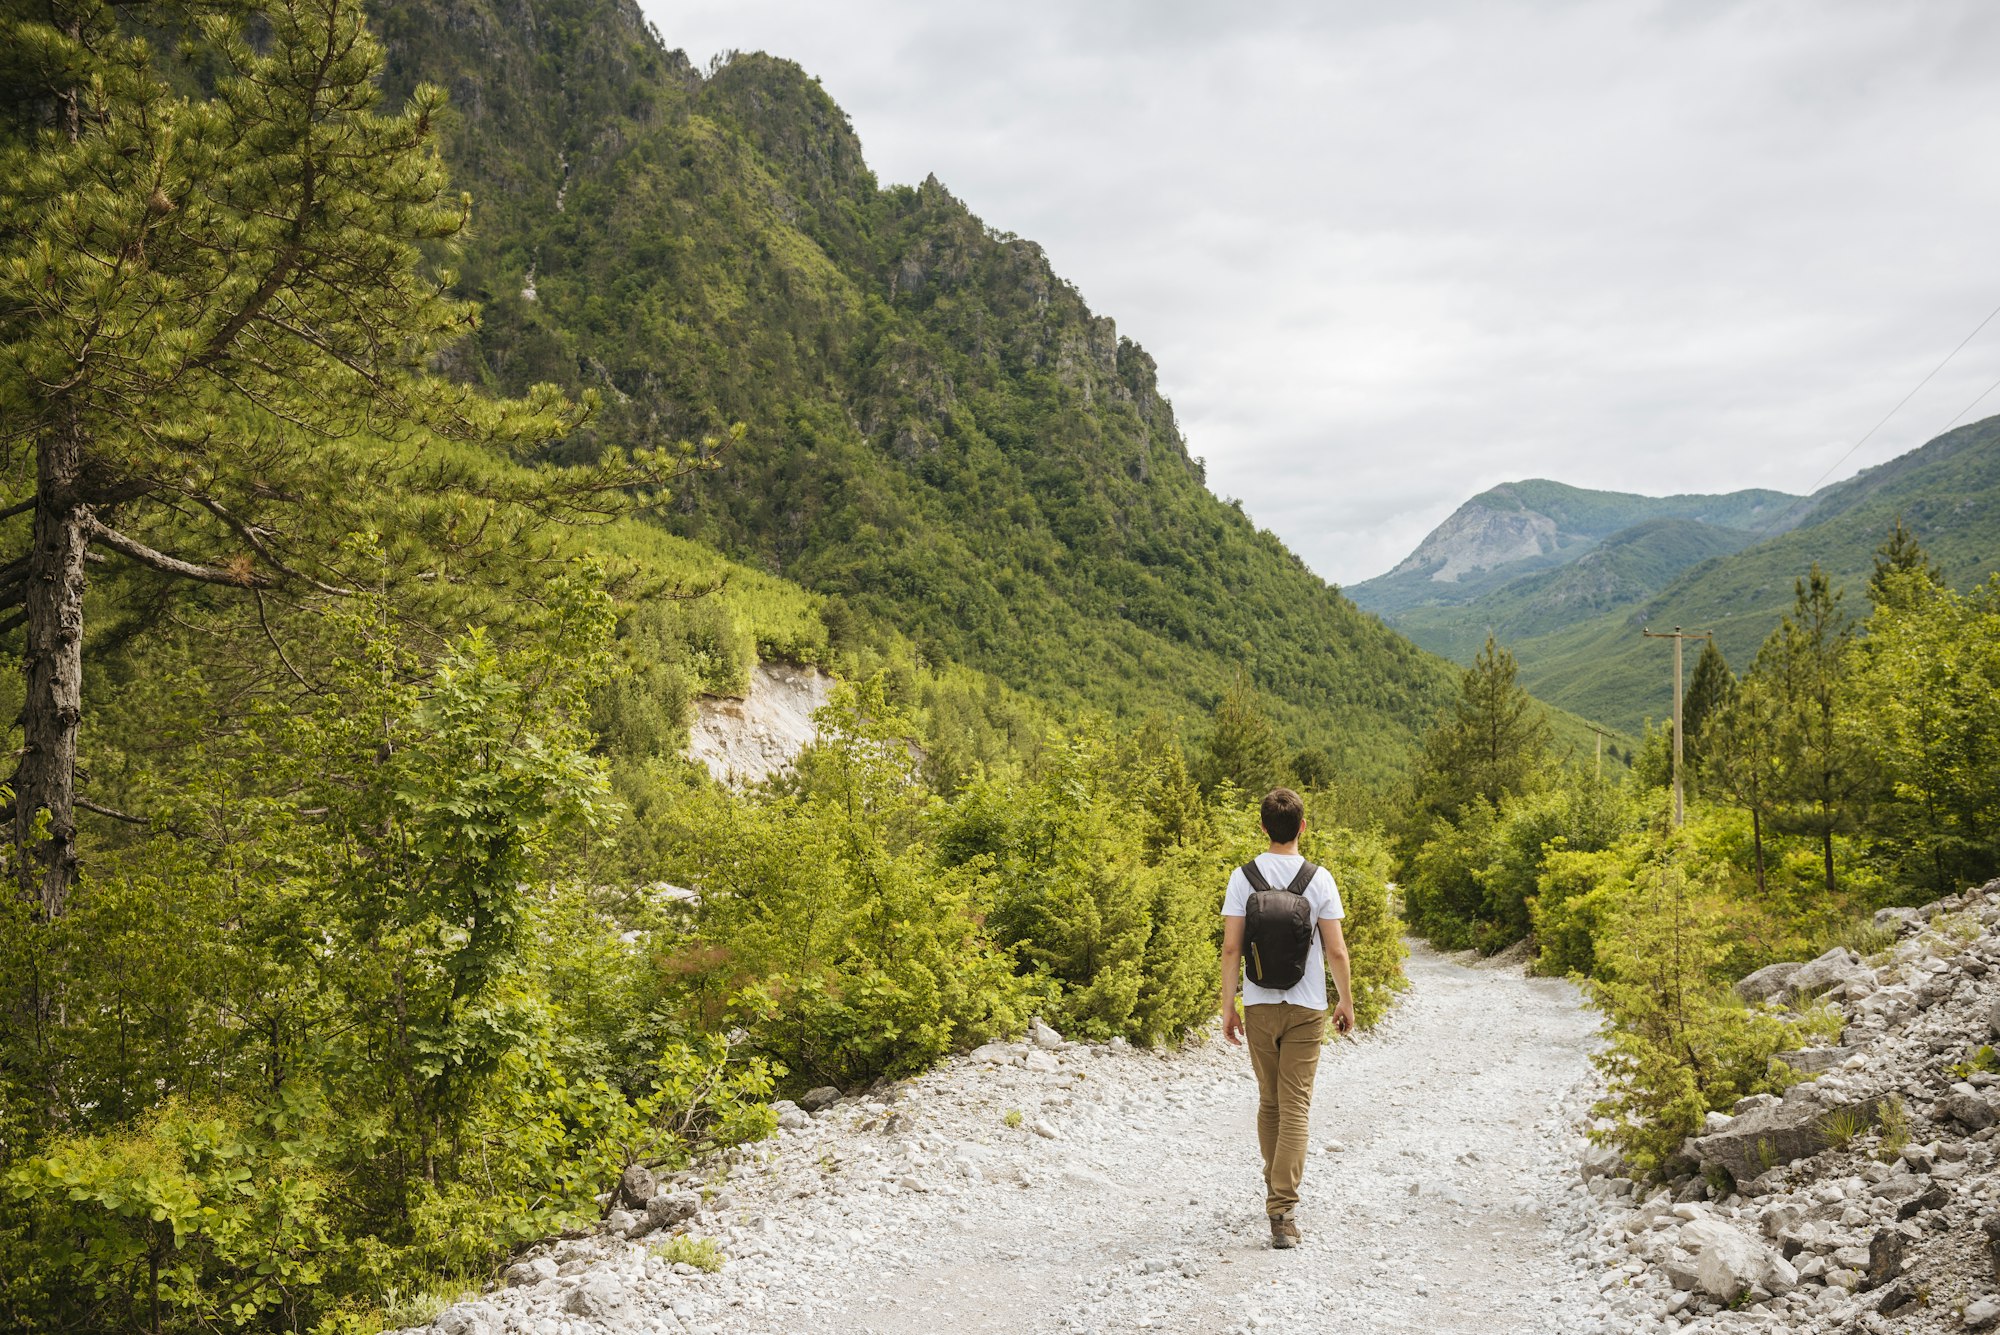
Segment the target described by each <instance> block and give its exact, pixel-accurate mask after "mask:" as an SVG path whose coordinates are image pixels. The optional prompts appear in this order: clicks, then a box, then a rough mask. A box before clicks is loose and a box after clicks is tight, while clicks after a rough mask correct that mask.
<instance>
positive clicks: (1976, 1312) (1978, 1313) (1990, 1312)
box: [1960, 1294, 2000, 1330]
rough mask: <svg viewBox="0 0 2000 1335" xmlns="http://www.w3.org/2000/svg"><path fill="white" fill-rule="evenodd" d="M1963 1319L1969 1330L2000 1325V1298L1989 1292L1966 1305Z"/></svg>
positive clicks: (1987, 1328)
mask: <svg viewBox="0 0 2000 1335" xmlns="http://www.w3.org/2000/svg"><path fill="white" fill-rule="evenodd" d="M1960 1319H1961V1320H1963V1321H1964V1322H1965V1325H1966V1328H1967V1329H1968V1330H1991V1329H1992V1328H1993V1327H1994V1326H1995V1325H2000V1298H1996V1297H1994V1296H1992V1295H1991V1294H1988V1295H1987V1296H1986V1297H1984V1298H1977V1299H1974V1300H1973V1301H1972V1302H1969V1303H1967V1304H1966V1305H1965V1311H1964V1313H1963V1314H1962V1316H1961V1318H1960Z"/></svg>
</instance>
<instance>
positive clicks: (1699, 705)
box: [1681, 639, 1736, 790]
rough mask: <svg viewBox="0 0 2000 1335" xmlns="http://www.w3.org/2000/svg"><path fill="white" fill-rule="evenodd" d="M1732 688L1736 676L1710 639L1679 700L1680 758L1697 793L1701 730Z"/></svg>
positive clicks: (1725, 700)
mask: <svg viewBox="0 0 2000 1335" xmlns="http://www.w3.org/2000/svg"><path fill="white" fill-rule="evenodd" d="M1735 687H1736V674H1735V673H1733V672H1731V671H1730V670H1729V664H1728V662H1727V661H1726V660H1725V659H1724V658H1723V657H1722V650H1720V649H1718V648H1717V647H1716V644H1715V641H1714V640H1713V639H1710V640H1708V641H1707V642H1705V643H1704V644H1703V645H1702V649H1701V657H1700V658H1698V659H1696V660H1695V665H1694V675H1693V676H1692V677H1690V678H1689V679H1688V688H1687V694H1686V695H1685V696H1683V697H1682V699H1681V729H1682V759H1683V761H1684V763H1685V764H1686V767H1687V768H1686V774H1687V777H1688V778H1689V779H1691V780H1692V781H1693V782H1694V785H1695V787H1696V788H1697V790H1698V789H1699V788H1700V785H1701V754H1702V752H1701V746H1702V730H1703V728H1704V727H1705V726H1706V725H1707V723H1708V720H1709V719H1710V718H1712V717H1714V716H1715V714H1716V712H1717V711H1718V710H1720V709H1721V708H1722V707H1723V705H1724V704H1725V703H1726V702H1727V701H1728V698H1729V695H1730V693H1731V692H1732V691H1733V690H1734V689H1735Z"/></svg>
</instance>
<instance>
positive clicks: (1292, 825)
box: [1257, 788, 1306, 844]
mask: <svg viewBox="0 0 2000 1335" xmlns="http://www.w3.org/2000/svg"><path fill="white" fill-rule="evenodd" d="M1257 815H1258V819H1260V820H1262V821H1263V822H1264V833H1265V834H1268V835H1270V836H1271V842H1272V843H1274V844H1289V843H1290V842H1292V840H1294V839H1296V838H1298V837H1299V827H1300V826H1301V825H1304V824H1305V823H1306V802H1305V799H1304V798H1302V797H1300V796H1299V795H1298V794H1297V793H1295V792H1293V791H1292V790H1291V789H1289V788H1273V789H1272V790H1271V791H1270V792H1268V793H1266V794H1264V805H1263V807H1262V808H1261V809H1260V810H1259V811H1258V813H1257Z"/></svg>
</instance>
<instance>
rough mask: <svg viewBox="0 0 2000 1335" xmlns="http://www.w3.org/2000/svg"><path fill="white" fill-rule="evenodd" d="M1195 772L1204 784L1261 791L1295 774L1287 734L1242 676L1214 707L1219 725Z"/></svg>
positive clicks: (1207, 786) (1269, 789)
mask: <svg viewBox="0 0 2000 1335" xmlns="http://www.w3.org/2000/svg"><path fill="white" fill-rule="evenodd" d="M1322 768H1330V766H1324V767H1322ZM1196 772H1197V773H1198V774H1199V776H1200V778H1201V784H1202V787H1204V788H1209V789H1213V788H1215V787H1217V786H1219V785H1221V784H1224V783H1229V784H1234V785H1235V786H1236V788H1237V789H1238V790H1240V791H1242V792H1245V793H1252V794H1256V795H1258V796H1262V795H1263V794H1264V793H1268V792H1270V791H1271V790H1272V789H1273V788H1277V787H1281V786H1282V785H1284V784H1285V783H1286V782H1287V781H1289V780H1290V779H1291V778H1292V775H1291V774H1290V773H1289V766H1288V764H1287V762H1286V755H1285V741H1284V738H1283V737H1281V736H1279V734H1278V729H1277V728H1276V726H1274V725H1273V724H1272V722H1271V718H1270V715H1268V714H1266V713H1265V712H1264V709H1263V706H1262V705H1261V704H1260V703H1259V702H1258V700H1257V698H1256V696H1255V695H1254V694H1253V693H1252V692H1251V691H1250V690H1249V689H1248V688H1247V687H1246V686H1245V685H1244V683H1243V681H1242V680H1241V679H1240V678H1239V679H1238V680H1237V682H1236V683H1235V684H1234V685H1232V686H1231V687H1230V688H1229V692H1228V694H1226V695H1224V696H1223V697H1222V702H1221V703H1220V704H1218V705H1217V706H1216V707H1215V721H1214V726H1213V727H1212V728H1211V729H1210V730H1209V734H1208V736H1207V738H1206V739H1205V740H1204V741H1203V743H1202V750H1201V759H1200V760H1199V761H1198V762H1197V765H1196Z"/></svg>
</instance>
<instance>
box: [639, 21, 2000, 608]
mask: <svg viewBox="0 0 2000 1335" xmlns="http://www.w3.org/2000/svg"><path fill="white" fill-rule="evenodd" d="M642 3H643V4H644V7H645V9H646V10H647V12H648V14H649V15H650V16H651V18H652V19H653V20H654V22H655V23H657V24H658V26H659V28H660V31H661V35H662V36H663V37H664V38H665V39H666V41H667V44H668V45H669V46H679V47H682V48H684V49H685V50H686V51H687V52H688V54H689V55H690V56H692V57H693V58H694V59H695V60H696V61H697V63H701V62H705V61H706V60H707V59H708V57H709V56H711V55H712V54H714V53H716V52H718V51H722V50H725V49H730V48H735V49H740V50H746V51H748V50H766V51H770V52H772V53H773V54H776V55H782V56H787V57H789V58H791V59H794V60H797V61H798V62H799V63H800V64H802V65H803V66H805V68H806V69H807V70H808V71H810V72H811V73H813V74H815V75H817V76H819V78H820V79H821V80H822V82H823V83H824V85H825V87H826V88H827V90H828V91H829V92H830V93H831V94H832V95H833V97H834V99H835V100H836V101H838V102H839V103H840V105H841V106H842V107H843V108H845V109H846V111H847V113H848V115H849V116H850V117H851V118H852V120H853V122H854V126H855V129H856V130H857V131H858V132H859V134H860V136H861V141H862V145H863V147H864V149H865V151H866V152H867V155H868V159H869V162H870V164H871V165H872V166H873V168H874V169H875V172H876V174H877V176H878V177H879V178H880V179H881V180H882V181H883V182H885V183H889V182H914V181H920V180H922V179H923V177H924V176H925V175H926V174H927V173H930V172H935V173H936V174H937V176H938V179H939V180H941V181H943V182H944V183H945V185H946V186H947V187H948V188H950V189H951V190H952V192H953V193H954V194H956V195H958V196H959V197H960V198H961V199H963V200H964V201H965V202H966V203H967V204H968V205H969V206H970V207H971V209H972V211H973V212H974V213H976V214H977V215H979V217H980V218H982V219H983V220H984V221H985V222H986V223H987V225H988V226H990V227H993V228H996V229H1000V230H1004V231H1011V232H1016V233H1019V234H1020V235H1022V236H1025V237H1030V238H1032V239H1034V240H1036V241H1039V242H1041V243H1042V245H1043V246H1044V247H1046V249H1047V251H1048V254H1049V256H1050V259H1051V260H1052V262H1053V263H1054V265H1055V268H1056V270H1057V272H1058V273H1060V274H1061V275H1063V276H1064V277H1065V278H1067V279H1069V280H1070V281H1071V282H1073V283H1074V284H1076V286H1077V287H1078V289H1079V290H1080V291H1081V292H1082V293H1083V295H1084V297H1085V299H1086V300H1087V301H1088V302H1089V303H1090V304H1091V306H1092V307H1093V308H1094V309H1095V310H1096V311H1098V312H1099V313H1100V314H1105V315H1110V316H1112V317H1113V318H1114V319H1116V320H1117V322H1118V327H1119V330H1120V332H1121V333H1123V334H1125V335H1126V336H1128V337H1130V338H1133V339H1135V340H1136V341H1138V342H1139V343H1141V344H1143V345H1145V347H1146V348H1147V349H1148V350H1149V351H1151V352H1152V353H1153V355H1154V357H1155V358H1156V359H1157V360H1158V362H1159V364H1160V379H1161V383H1162V386H1163V388H1164V389H1165V391H1166V393H1167V394H1168V396H1169V397H1170V398H1172V400H1173V402H1174V406H1175V409H1176V411H1177V412H1178V414H1179V417H1180V421H1181V425H1182V427H1183V429H1184V430H1185V431H1186V434H1187V437H1188V443H1189V448H1190V449H1191V450H1192V452H1193V453H1195V454H1197V455H1200V456H1203V457H1204V458H1206V459H1207V461H1208V478H1209V484H1210V485H1211V486H1212V487H1213V488H1214V489H1215V490H1216V491H1217V492H1218V493H1219V494H1221V495H1223V496H1235V497H1241V498H1242V500H1243V502H1244V504H1245V506H1246V508H1247V509H1248V510H1249V512H1250V514H1251V515H1252V517H1253V518H1255V519H1256V521H1257V522H1258V523H1259V524H1261V525H1263V526H1265V527H1267V528H1270V529H1272V530H1274V531H1275V532H1277V533H1278V534H1279V536H1281V537H1282V538H1283V539H1284V540H1285V541H1286V542H1287V543H1288V544H1290V545H1291V546H1292V547H1293V548H1294V549H1295V550H1297V551H1298V552H1299V553H1300V554H1301V555H1302V556H1304V557H1305V559H1306V560H1307V561H1308V562H1309V563H1310V564H1311V565H1312V566H1313V568H1314V569H1316V570H1317V571H1319V572H1320V573H1321V574H1322V575H1324V576H1325V577H1326V578H1328V579H1331V580H1335V581H1337V582H1342V583H1350V582H1356V581H1359V580H1362V579H1366V578H1368V577H1369V576H1371V575H1376V574H1380V573H1381V572H1382V571H1384V570H1386V569H1387V568H1388V567H1389V566H1391V565H1393V564H1394V563H1395V562H1396V561H1398V560H1399V559H1401V558H1402V557H1403V556H1404V555H1405V554H1407V553H1408V552H1409V550H1410V549H1411V548H1412V547H1414V546H1415V545H1416V544H1417V542H1418V541H1419V540H1421V539H1422V537H1423V535H1424V534H1425V533H1426V532H1428V531H1429V530H1430V529H1431V528H1432V527H1433V526H1434V525H1435V524H1437V523H1438V521H1440V520H1442V519H1443V518H1444V517H1445V516H1446V515H1448V514H1449V513H1450V512H1451V511H1452V510H1453V509H1455V508H1456V507H1457V506H1458V505H1459V503H1460V502H1462V501H1463V500H1465V499H1466V498H1467V497H1468V496H1470V495H1472V494H1473V493H1475V492H1477V491H1479V490H1481V489H1483V488H1486V487H1489V486H1492V485H1493V484H1495V483H1498V482H1503V481H1508V480H1511V479H1516V478H1522V477H1551V478H1556V479H1559V480H1561V481H1565V482H1571V483H1575V484H1577V485H1580V486H1591V487H1605V488H1611V489H1616V490H1626V491H1640V492H1648V493H1654V494H1665V493H1669V492H1676V491H1727V490H1732V489H1735V488H1738V487H1746V486H1769V487H1777V488H1781V489H1784V490H1787V491H1805V490H1807V489H1809V488H1810V487H1811V486H1812V485H1813V483H1814V482H1815V481H1817V480H1818V479H1819V478H1820V477H1821V475H1822V474H1824V473H1826V472H1827V470H1828V469H1830V468H1833V467H1834V465H1835V462H1836V460H1838V459H1840V457H1841V455H1842V454H1843V453H1845V452H1846V451H1847V450H1848V449H1849V448H1850V447H1851V446H1853V445H1854V443H1855V442H1856V441H1857V440H1859V439H1860V438H1861V437H1862V436H1863V435H1864V434H1865V433H1866V432H1867V431H1868V430H1869V429H1870V428H1871V427H1873V426H1874V425H1875V423H1876V422H1877V421H1878V420H1879V419H1880V418H1881V417H1882V416H1883V414H1885V413H1887V412H1888V411H1889V410H1890V408H1891V407H1893V406H1894V405H1895V403H1896V402H1897V400H1899V399H1900V398H1902V397H1903V395H1904V394H1905V393H1907V392H1908V391H1909V390H1910V389H1911V388H1912V387H1914V386H1915V385H1916V384H1917V383H1918V382H1919V381H1920V380H1922V379H1923V377H1924V376H1925V374H1926V373H1928V372H1929V371H1930V370H1931V369H1932V368H1933V367H1934V366H1936V365H1937V363H1938V362H1939V360H1940V359H1942V358H1943V357H1944V356H1945V355H1946V354H1947V353H1948V352H1950V351H1951V349H1952V347H1953V346H1954V345H1955V344H1957V343H1958V342H1959V340H1960V339H1961V338H1963V337H1964V336H1965V335H1966V334H1967V333H1969V332H1970V331H1971V330H1972V329H1973V328H1974V326H1976V325H1977V324H1978V323H1979V322H1980V320H1981V319H1983V318H1984V317H1985V316H1986V315H1987V313H1988V312H1990V311H1992V310H1993V309H1994V307H1995V305H1996V304H2000V264H1996V262H1995V255H1996V245H1995V243H1996V238H2000V78H1997V77H1996V76H1995V71H1996V69H2000V4H1996V3H1993V2H1992V0H1915V2H1910V0H1897V2H1895V3H1890V2H1888V0H1856V2H1854V3H1843V2H1842V0H1769V2H1763V0H1758V2H1754V3H1723V2H1720V0H1718V2H1715V3H1708V2H1706V0H1660V2H1658V3H1636V2H1629V3H1628V2H1625V0H1578V2H1576V3H1566V2H1564V0H1544V2H1542V3H1527V2H1525V0H1462V2H1459V3H1451V2H1449V0H1441V2H1439V3H1412V2H1410V0H1400V2H1399V3H1395V4H1388V3H1378V4H1341V3H1327V2H1326V0H1318V2H1316V3H1315V2H1308V3H1296V4H1286V3H1277V4H1261V5H1252V4H1241V3H1238V4H1224V3H1206V4H1203V3H1188V2H1187V0H1121V2H1118V3H1109V2H1094V0H1053V2H1052V0H1016V2H1015V3H1012V4H1008V5H1005V6H1000V5H978V6H974V5H964V4H951V3H936V2H933V3H928V4H922V3H913V2H910V0H865V2H864V0H850V3H846V4H838V5H833V4H827V3H825V2H824V0H701V2H699V3H689V4H669V3H664V0H642ZM1996 379H2000V319H1996V320H1994V321H1993V323H1992V324H1990V325H1989V326H1987V328H1986V329H1985V331H1984V332H1983V333H1981V334H1980V336H1979V337H1978V338H1976V339H1974V340H1973V342H1972V343H1971V344H1970V345H1969V346H1968V347H1967V348H1966V349H1965V350H1964V352H1962V353H1960V354H1959V356H1958V358H1957V359H1956V360H1955V361H1953V362H1952V363H1951V365H1950V366H1948V367H1947V368H1946V369H1945V370H1944V371H1943V372H1941V373H1940V374H1939V375H1938V376H1937V378H1936V379H1935V380H1933V381H1932V382H1931V383H1930V384H1929V385H1928V386H1927V387H1926V388H1925V389H1924V390H1923V391H1922V392H1921V393H1919V394H1917V396H1916V397H1915V398H1914V399H1912V401H1911V402H1910V404H1909V406H1908V407H1906V408H1904V409H1903V410H1902V411H1901V412H1899V413H1898V414H1896V416H1895V417H1894V418H1893V419H1892V420H1891V421H1890V422H1889V423H1888V425H1887V426H1885V427H1884V428H1883V429H1882V430H1881V431H1880V432H1879V433H1878V434H1877V435H1876V436H1875V437H1874V438H1873V439H1872V440H1870V441H1869V442H1868V443H1867V444H1866V445H1865V446H1863V447H1862V448H1861V449H1860V450H1859V451H1857V452H1856V453H1855V454H1854V455H1853V456H1852V457H1851V458H1849V459H1847V460H1846V462H1845V463H1842V464H1841V465H1840V466H1839V468H1838V470H1837V471H1836V472H1834V473H1833V478H1834V479H1838V478H1840V477H1844V476H1847V475H1849V474H1851V473H1853V472H1855V471H1857V470H1859V469H1860V468H1863V467H1865V466H1867V465H1870V464H1875V463H1880V462H1882V461H1883V460H1885V459H1888V458H1891V457H1893V456H1894V455H1896V454H1899V453H1902V452H1903V451H1905V450H1907V449H1910V448H1913V447H1914V446H1916V445H1919V444H1921V443H1923V441H1925V440H1927V439H1929V438H1930V437H1931V436H1932V435H1935V434H1936V433H1937V432H1938V431H1939V430H1940V429H1941V428H1942V427H1943V426H1944V425H1945V424H1946V423H1947V422H1949V421H1951V420H1952V419H1953V417H1954V416H1955V415H1956V414H1958V413H1959V412H1960V411H1961V410H1962V409H1964V408H1965V407H1966V405H1967V403H1968V402H1969V401H1971V400H1972V399H1974V398H1975V397H1976V396H1978V395H1979V394H1980V393H1981V391H1983V390H1985V389H1986V388H1987V387H1988V386H1989V385H1992V384H1993V383H1994V381H1995V380H1996ZM1995 412H2000V391H1995V392H1994V393H1993V394H1992V395H1991V396H1990V397H1988V398H1987V399H1986V400H1985V401H1984V402H1983V403H1982V404H1981V405H1980V407H1979V408H1978V409H1977V410H1976V411H1975V412H1973V413H1972V414H1970V417H1969V418H1968V420H1971V419H1972V418H1977V417H1980V416H1985V415H1989V414H1991V413H1995Z"/></svg>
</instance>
